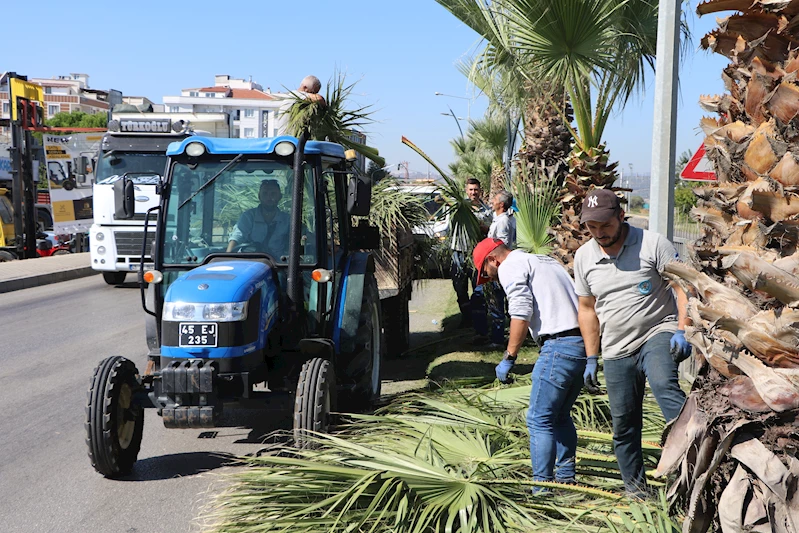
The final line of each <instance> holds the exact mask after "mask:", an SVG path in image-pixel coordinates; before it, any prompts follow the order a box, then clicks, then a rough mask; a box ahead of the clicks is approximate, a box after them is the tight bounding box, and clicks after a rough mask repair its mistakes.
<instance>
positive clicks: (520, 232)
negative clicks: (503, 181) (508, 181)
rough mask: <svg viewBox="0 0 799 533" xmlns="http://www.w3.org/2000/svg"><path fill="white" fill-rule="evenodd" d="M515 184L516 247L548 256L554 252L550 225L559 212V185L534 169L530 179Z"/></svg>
mask: <svg viewBox="0 0 799 533" xmlns="http://www.w3.org/2000/svg"><path fill="white" fill-rule="evenodd" d="M514 185H515V187H514V189H513V194H514V196H515V198H516V207H517V209H518V212H517V213H516V215H515V216H516V217H517V218H516V243H517V246H518V247H519V248H521V249H522V250H525V251H527V252H530V253H533V254H541V255H547V254H548V253H549V252H550V251H552V248H551V246H550V243H551V242H552V239H553V237H552V234H551V232H550V227H551V225H552V223H553V222H554V221H555V220H556V218H557V216H558V215H559V214H560V203H559V202H558V199H557V198H558V193H559V191H558V188H557V186H556V184H555V183H554V182H553V181H548V180H544V179H541V178H540V177H539V175H538V173H537V170H535V169H534V170H533V176H532V177H531V178H529V179H527V180H522V181H517V182H515V184H514Z"/></svg>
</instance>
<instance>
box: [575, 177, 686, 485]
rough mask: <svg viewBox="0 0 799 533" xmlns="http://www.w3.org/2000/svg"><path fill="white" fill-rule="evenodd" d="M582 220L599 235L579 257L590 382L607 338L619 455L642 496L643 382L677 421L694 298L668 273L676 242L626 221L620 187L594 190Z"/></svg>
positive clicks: (607, 371)
mask: <svg viewBox="0 0 799 533" xmlns="http://www.w3.org/2000/svg"><path fill="white" fill-rule="evenodd" d="M580 221H581V222H582V223H583V224H585V225H586V227H587V228H588V231H589V233H590V234H591V236H592V237H593V239H591V240H590V241H588V242H587V243H586V244H584V245H583V246H582V247H580V249H579V250H577V253H576V254H575V258H574V285H575V289H576V291H577V296H578V297H579V302H580V305H579V318H580V330H581V332H582V336H583V339H584V340H585V348H586V352H587V353H588V362H587V365H586V370H585V376H584V380H585V383H586V385H589V386H596V385H597V361H598V358H599V352H600V339H601V345H602V350H601V351H602V359H603V361H604V368H605V382H606V385H607V389H608V398H609V400H610V414H611V418H612V420H613V445H614V451H615V453H616V460H617V461H618V463H619V469H620V470H621V476H622V479H623V481H624V487H625V489H626V490H627V492H628V493H630V494H631V495H634V496H638V497H642V496H644V495H645V493H646V477H645V476H644V462H643V455H642V453H641V430H642V425H643V411H642V405H643V397H644V385H645V382H646V380H649V385H650V387H651V388H652V392H653V393H654V395H655V399H656V400H657V402H658V405H659V406H660V410H661V411H662V412H663V416H664V417H665V418H666V421H669V420H672V419H674V418H676V417H677V415H678V414H679V412H680V409H681V408H682V404H683V402H684V401H685V394H684V393H683V391H682V389H680V385H679V380H678V377H677V365H678V363H679V362H680V361H682V360H683V359H685V358H687V357H688V356H689V355H690V354H691V345H690V344H689V343H688V342H687V341H686V340H685V326H686V325H687V323H688V318H687V313H686V305H687V302H688V298H687V296H686V295H685V293H684V292H683V291H682V289H680V288H678V287H675V290H674V292H672V287H671V286H670V283H669V282H668V281H666V280H665V279H664V278H663V276H662V275H661V274H662V272H663V269H664V267H665V266H666V265H667V264H668V263H669V262H671V261H673V260H675V258H676V257H677V252H676V250H675V249H674V245H672V244H671V243H670V242H669V241H668V240H667V239H665V238H664V237H662V236H661V235H659V234H657V233H654V232H650V231H647V230H642V229H640V228H635V227H633V226H630V225H629V224H627V223H626V222H625V221H624V211H623V210H622V208H621V205H620V203H619V198H618V197H617V196H616V194H615V193H613V191H610V190H607V189H595V190H593V191H591V192H590V193H589V194H588V196H586V198H585V200H584V201H583V206H582V214H581V218H580ZM675 293H676V299H675Z"/></svg>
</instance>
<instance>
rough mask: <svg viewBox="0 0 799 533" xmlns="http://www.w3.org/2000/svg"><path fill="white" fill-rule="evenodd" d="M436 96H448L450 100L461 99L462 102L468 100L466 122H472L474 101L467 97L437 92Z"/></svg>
mask: <svg viewBox="0 0 799 533" xmlns="http://www.w3.org/2000/svg"><path fill="white" fill-rule="evenodd" d="M435 94H436V96H446V97H448V98H459V99H461V100H466V120H468V121H471V120H472V99H471V98H467V97H466V96H455V95H454V94H444V93H440V92H438V91H436V93H435Z"/></svg>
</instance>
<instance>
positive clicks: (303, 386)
mask: <svg viewBox="0 0 799 533" xmlns="http://www.w3.org/2000/svg"><path fill="white" fill-rule="evenodd" d="M335 391H336V374H335V371H334V370H333V365H332V364H331V363H330V361H327V360H325V359H320V358H319V357H315V358H313V359H311V360H309V361H306V362H305V364H303V365H302V370H301V371H300V379H299V381H298V383H297V392H296V395H295V398H294V444H295V446H297V447H298V448H310V447H311V446H312V439H313V437H312V435H311V432H316V433H323V432H327V430H328V427H329V426H330V413H331V411H333V410H334V409H335V404H336V402H335Z"/></svg>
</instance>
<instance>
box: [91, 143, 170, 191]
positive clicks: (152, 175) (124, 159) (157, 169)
mask: <svg viewBox="0 0 799 533" xmlns="http://www.w3.org/2000/svg"><path fill="white" fill-rule="evenodd" d="M164 167H166V154H161V153H140V152H138V153H135V152H117V151H114V152H108V153H105V154H102V155H101V156H100V160H99V161H98V162H97V174H96V178H95V182H96V183H100V184H107V183H114V182H115V181H117V180H119V179H121V178H122V176H123V175H125V174H128V177H129V178H130V179H131V180H132V181H133V183H135V184H136V185H157V184H158V183H160V182H161V174H162V173H163V172H164Z"/></svg>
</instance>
